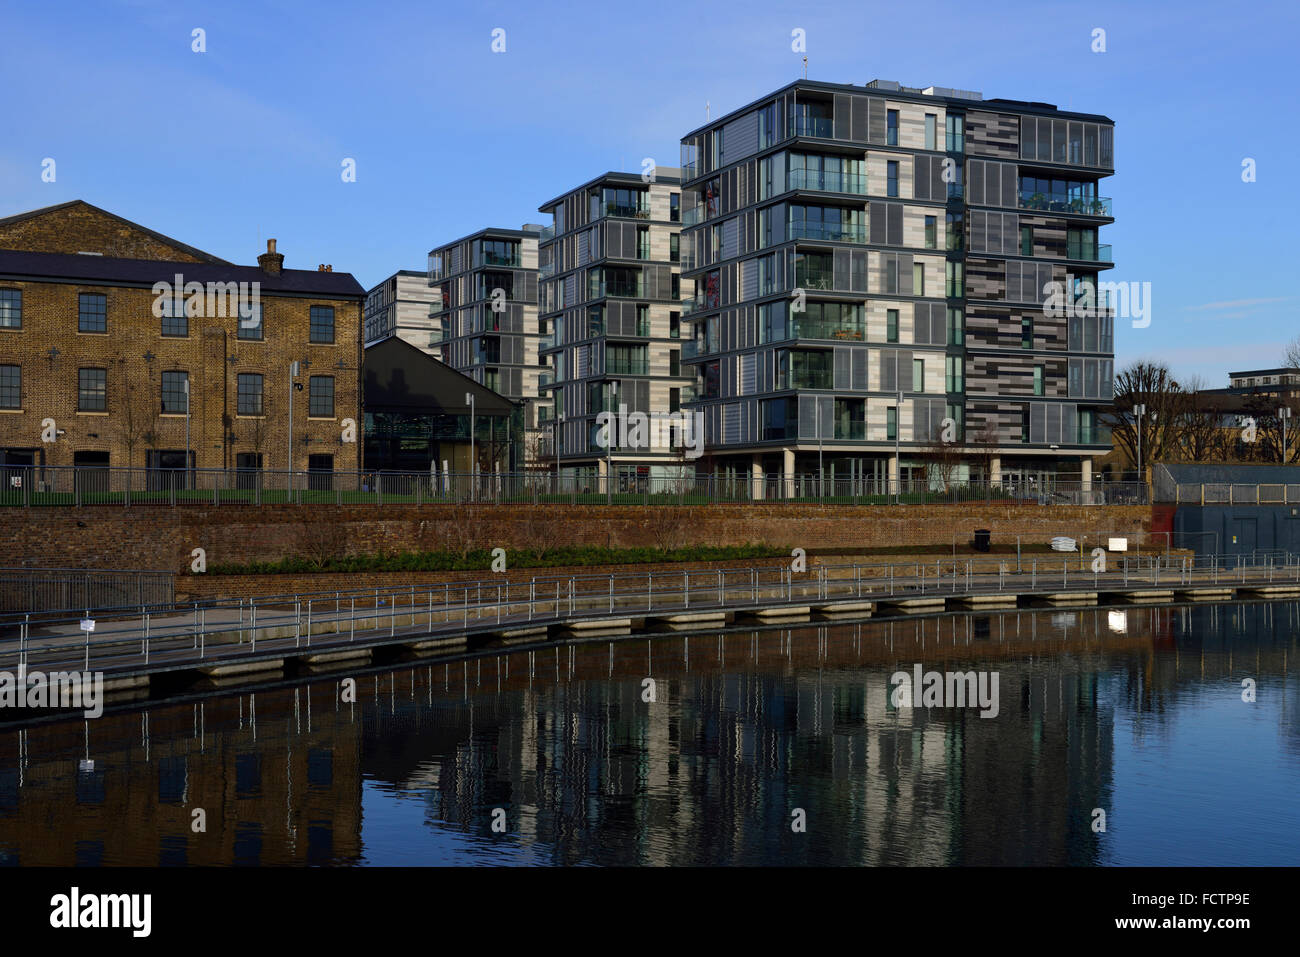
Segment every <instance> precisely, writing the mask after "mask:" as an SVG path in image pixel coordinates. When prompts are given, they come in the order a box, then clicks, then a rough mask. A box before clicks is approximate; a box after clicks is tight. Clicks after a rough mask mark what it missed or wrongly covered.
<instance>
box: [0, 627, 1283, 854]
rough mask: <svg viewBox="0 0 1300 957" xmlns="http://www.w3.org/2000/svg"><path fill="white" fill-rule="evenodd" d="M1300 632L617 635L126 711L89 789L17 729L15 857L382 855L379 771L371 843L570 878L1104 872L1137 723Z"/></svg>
mask: <svg viewBox="0 0 1300 957" xmlns="http://www.w3.org/2000/svg"><path fill="white" fill-rule="evenodd" d="M1297 628H1300V621H1297V614H1296V609H1295V606H1293V605H1291V604H1290V603H1287V604H1281V603H1275V604H1274V605H1272V606H1263V605H1260V606H1251V605H1225V606H1220V607H1217V608H1215V607H1212V606H1205V607H1194V608H1190V609H1168V608H1148V607H1134V608H1123V609H1104V608H1102V609H1089V610H1085V611H1044V612H1035V611H1008V612H994V613H989V614H976V615H967V616H953V617H939V618H907V619H899V620H893V621H887V620H873V621H869V622H863V623H851V624H837V625H823V626H815V625H814V626H802V627H799V628H794V629H775V628H774V629H761V630H754V631H733V632H728V633H725V634H717V633H713V634H695V635H671V636H661V637H657V638H642V637H634V638H630V639H622V640H616V641H612V642H606V641H600V640H597V641H594V642H590V643H586V644H581V645H571V646H565V647H562V648H546V649H544V650H536V651H532V652H529V651H514V652H510V653H503V654H500V655H498V656H496V657H482V658H473V659H466V660H458V661H453V662H443V663H437V664H434V663H422V664H418V665H410V666H405V667H402V668H400V669H398V670H394V671H389V672H385V673H382V674H377V675H370V676H366V677H363V678H360V679H358V686H357V690H358V701H357V703H356V705H355V710H342V711H340V710H336V705H335V704H334V702H335V701H336V700H337V697H338V695H337V690H336V685H335V683H333V682H325V683H321V684H317V685H314V686H312V687H311V689H310V693H309V691H308V689H307V688H306V687H303V688H299V689H298V690H297V691H293V690H287V691H279V692H274V693H259V694H257V695H256V696H249V695H240V696H232V697H229V698H225V699H220V700H216V699H214V700H210V701H207V702H204V703H202V704H200V705H194V706H191V705H188V704H187V705H183V706H177V707H165V708H164V707H159V708H153V709H151V710H150V711H148V712H146V713H144V714H143V715H142V714H140V713H136V714H127V715H120V716H109V717H105V718H103V719H101V720H100V721H97V722H91V723H90V751H89V756H90V757H91V758H93V759H94V760H95V767H94V770H93V771H91V772H87V773H86V774H83V775H78V774H77V770H76V769H77V762H78V759H80V758H83V757H85V756H86V746H85V742H84V740H83V733H84V731H83V725H82V723H81V722H72V723H70V724H66V725H58V726H51V727H45V728H33V729H32V730H30V731H28V732H25V733H24V734H25V739H24V741H22V742H20V741H19V735H18V733H17V732H13V731H7V732H6V731H0V767H3V768H9V769H12V770H11V771H9V772H3V771H0V849H3V853H6V854H7V855H8V857H9V859H10V860H14V859H17V860H19V861H21V862H22V863H74V862H85V863H92V862H95V861H100V860H102V861H104V862H110V863H118V862H129V863H144V864H152V863H157V862H159V861H162V862H171V861H185V862H188V863H214V862H215V863H227V862H252V861H261V862H262V863H282V862H313V861H321V860H335V861H343V862H350V861H357V860H359V859H360V857H361V840H362V837H363V835H362V834H361V833H360V826H361V803H360V802H361V796H362V791H361V783H360V782H361V780H362V778H363V776H364V777H365V778H366V779H368V780H369V781H370V782H372V783H373V789H368V791H367V794H372V793H373V795H374V797H373V800H374V801H375V802H376V803H375V804H374V805H373V806H371V805H368V806H367V811H368V813H369V815H370V816H369V820H370V821H371V822H372V824H373V823H374V822H376V821H377V820H382V816H383V813H384V805H383V804H382V802H383V801H385V800H390V799H391V798H390V795H392V794H394V793H397V794H401V795H403V796H407V797H415V798H418V799H421V800H423V802H424V807H425V815H424V824H425V826H426V827H428V828H431V829H433V830H434V831H439V830H448V831H453V832H457V833H459V834H463V835H466V836H468V837H469V838H470V840H468V841H463V842H457V843H456V845H455V846H456V847H457V851H456V853H462V854H464V855H465V859H474V855H475V853H477V852H478V851H479V850H480V849H484V848H500V847H501V846H502V842H508V844H509V845H512V846H517V845H521V844H522V845H529V846H531V848H532V854H533V856H534V858H535V859H539V860H546V861H551V862H556V863H568V862H580V861H581V862H599V863H638V862H639V863H648V864H683V863H739V864H772V863H789V864H800V863H821V864H873V865H874V864H947V863H954V864H957V863H961V864H999V863H1005V864H1019V863H1044V864H1065V863H1071V864H1077V863H1089V862H1093V861H1097V860H1101V859H1102V854H1101V852H1100V851H1099V850H1098V848H1099V842H1098V840H1097V836H1096V835H1094V834H1093V833H1092V831H1091V827H1090V825H1091V821H1092V810H1093V808H1103V809H1107V811H1108V813H1110V812H1111V811H1113V808H1111V806H1110V794H1111V790H1112V786H1113V785H1112V763H1113V747H1114V744H1113V735H1114V729H1113V718H1112V716H1113V714H1114V711H1115V709H1116V708H1120V709H1124V710H1125V713H1126V714H1133V715H1136V716H1137V718H1139V719H1141V718H1144V717H1145V716H1146V715H1152V716H1153V719H1154V720H1161V717H1160V715H1161V712H1162V711H1163V710H1164V709H1165V708H1166V706H1167V705H1168V704H1170V703H1172V702H1173V699H1174V698H1175V696H1178V695H1184V694H1187V693H1190V692H1191V691H1192V690H1193V689H1195V688H1196V687H1197V686H1198V685H1201V684H1202V683H1203V682H1205V681H1206V680H1208V679H1213V680H1219V679H1220V678H1224V677H1234V678H1235V677H1238V676H1239V675H1240V674H1241V673H1250V674H1258V675H1260V676H1261V677H1262V678H1263V679H1264V680H1270V679H1268V678H1267V676H1268V675H1273V676H1277V675H1283V674H1286V673H1287V672H1286V667H1287V665H1286V657H1285V656H1286V654H1287V653H1288V652H1289V651H1292V650H1293V646H1294V644H1295V637H1294V636H1295V634H1296V630H1297ZM1255 635H1258V636H1259V640H1258V642H1255V641H1254V638H1253V636H1255ZM1247 659H1249V660H1248V661H1247ZM917 663H919V664H921V665H922V666H923V669H924V670H926V671H931V670H933V671H941V672H942V671H958V670H960V671H968V670H975V671H993V672H996V673H997V674H998V677H999V680H998V707H999V713H998V715H997V717H995V718H981V717H980V716H979V709H978V708H972V709H951V708H947V709H941V708H931V709H926V708H924V707H916V708H913V709H911V710H899V709H897V708H895V707H893V706H892V705H891V704H890V702H889V700H888V696H889V691H890V683H889V679H890V676H891V675H892V674H893V673H894V672H895V671H898V670H904V671H910V670H911V669H912V666H913V665H914V664H917ZM1245 669H1249V670H1248V671H1247V670H1245ZM647 678H651V679H653V680H654V689H653V690H654V700H653V702H650V701H648V700H646V699H647V698H648V697H649V694H650V689H649V687H648V686H647V685H645V683H644V682H645V679H647ZM1279 680H1280V679H1279ZM254 708H255V712H254V710H253V709H254ZM1292 711H1294V709H1292ZM254 713H255V715H256V721H255V722H254V721H253V716H254ZM367 800H371V798H370V797H368V798H367ZM197 806H201V807H204V808H205V809H206V810H207V812H208V834H207V835H206V836H200V835H194V834H191V833H190V831H189V812H190V810H192V809H193V808H194V807H197ZM495 808H501V809H502V810H504V811H505V814H506V820H507V825H508V834H506V835H499V834H494V833H493V832H492V830H491V822H492V812H493V810H494V809H495ZM796 809H802V811H803V812H804V814H805V815H806V820H807V829H806V832H804V833H796V832H794V831H793V830H792V829H791V823H792V813H793V812H794V811H795V810H796ZM380 837H382V835H380V836H377V837H376V838H374V839H372V841H371V842H369V843H370V845H371V849H368V850H367V853H366V856H367V858H368V859H372V860H373V859H375V858H374V855H373V853H372V850H373V845H374V843H375V841H376V840H379V839H380ZM415 837H416V836H415V835H413V837H412V840H413V841H414V840H415Z"/></svg>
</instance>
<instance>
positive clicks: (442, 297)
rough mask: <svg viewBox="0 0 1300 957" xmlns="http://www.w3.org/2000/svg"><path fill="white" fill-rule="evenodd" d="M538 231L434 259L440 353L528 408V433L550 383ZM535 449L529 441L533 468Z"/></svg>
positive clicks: (484, 236) (479, 241)
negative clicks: (540, 311)
mask: <svg viewBox="0 0 1300 957" xmlns="http://www.w3.org/2000/svg"><path fill="white" fill-rule="evenodd" d="M540 232H541V227H540V226H532V225H526V226H524V227H523V228H522V229H484V230H481V231H479V232H477V233H474V234H473V235H470V236H465V237H464V238H462V239H458V240H456V241H455V242H453V243H448V244H447V245H445V246H439V247H438V248H436V249H434V250H433V251H432V252H430V253H429V272H428V285H429V288H430V289H432V290H433V293H434V295H433V302H432V304H431V305H430V307H429V317H430V320H431V322H432V330H431V332H430V340H431V342H436V344H437V345H436V349H435V351H434V354H435V355H437V356H438V357H439V358H441V359H442V361H443V362H445V363H447V365H449V366H451V367H452V368H453V369H456V370H457V371H459V372H463V373H464V374H465V375H467V376H469V377H470V378H471V379H473V380H474V381H475V382H478V383H479V384H480V385H484V386H487V387H488V388H489V389H491V390H492V391H493V392H496V393H498V394H500V395H503V396H505V397H506V398H508V399H511V400H514V401H521V402H523V403H524V429H525V431H526V432H528V433H532V432H535V431H536V429H537V428H538V405H539V402H538V395H539V391H538V390H539V388H540V387H541V385H542V384H543V383H544V382H546V381H547V380H548V379H549V377H550V371H549V369H547V368H546V360H545V359H544V358H543V357H542V356H541V355H540V354H539V352H538V339H539V335H538V325H537V239H538V235H539V234H540ZM534 454H535V443H534V444H530V443H529V442H527V440H525V456H526V459H527V464H529V465H531V464H532V459H533V457H534Z"/></svg>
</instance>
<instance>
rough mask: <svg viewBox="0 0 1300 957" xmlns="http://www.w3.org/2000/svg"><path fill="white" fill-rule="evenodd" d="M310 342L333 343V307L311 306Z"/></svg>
mask: <svg viewBox="0 0 1300 957" xmlns="http://www.w3.org/2000/svg"><path fill="white" fill-rule="evenodd" d="M311 341H312V342H333V341H334V307H333V306H312V307H311Z"/></svg>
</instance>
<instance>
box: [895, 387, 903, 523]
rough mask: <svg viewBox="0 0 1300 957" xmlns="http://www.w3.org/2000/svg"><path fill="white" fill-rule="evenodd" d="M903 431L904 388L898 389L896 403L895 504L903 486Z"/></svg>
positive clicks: (898, 499)
mask: <svg viewBox="0 0 1300 957" xmlns="http://www.w3.org/2000/svg"><path fill="white" fill-rule="evenodd" d="M902 432H903V390H902V389H899V390H898V398H897V400H896V401H895V405H894V504H895V505H897V504H898V503H899V501H900V496H899V493H900V492H901V491H902V486H903V460H902V459H901V458H899V453H898V437H899V435H901V434H902Z"/></svg>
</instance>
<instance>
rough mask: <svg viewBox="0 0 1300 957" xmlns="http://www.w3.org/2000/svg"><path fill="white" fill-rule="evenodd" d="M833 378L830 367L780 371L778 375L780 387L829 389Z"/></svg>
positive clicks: (777, 379)
mask: <svg viewBox="0 0 1300 957" xmlns="http://www.w3.org/2000/svg"><path fill="white" fill-rule="evenodd" d="M832 381H833V379H832V376H831V370H830V369H801V370H797V371H794V372H779V373H777V377H776V387H777V388H778V389H829V388H832V386H831V383H832Z"/></svg>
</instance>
